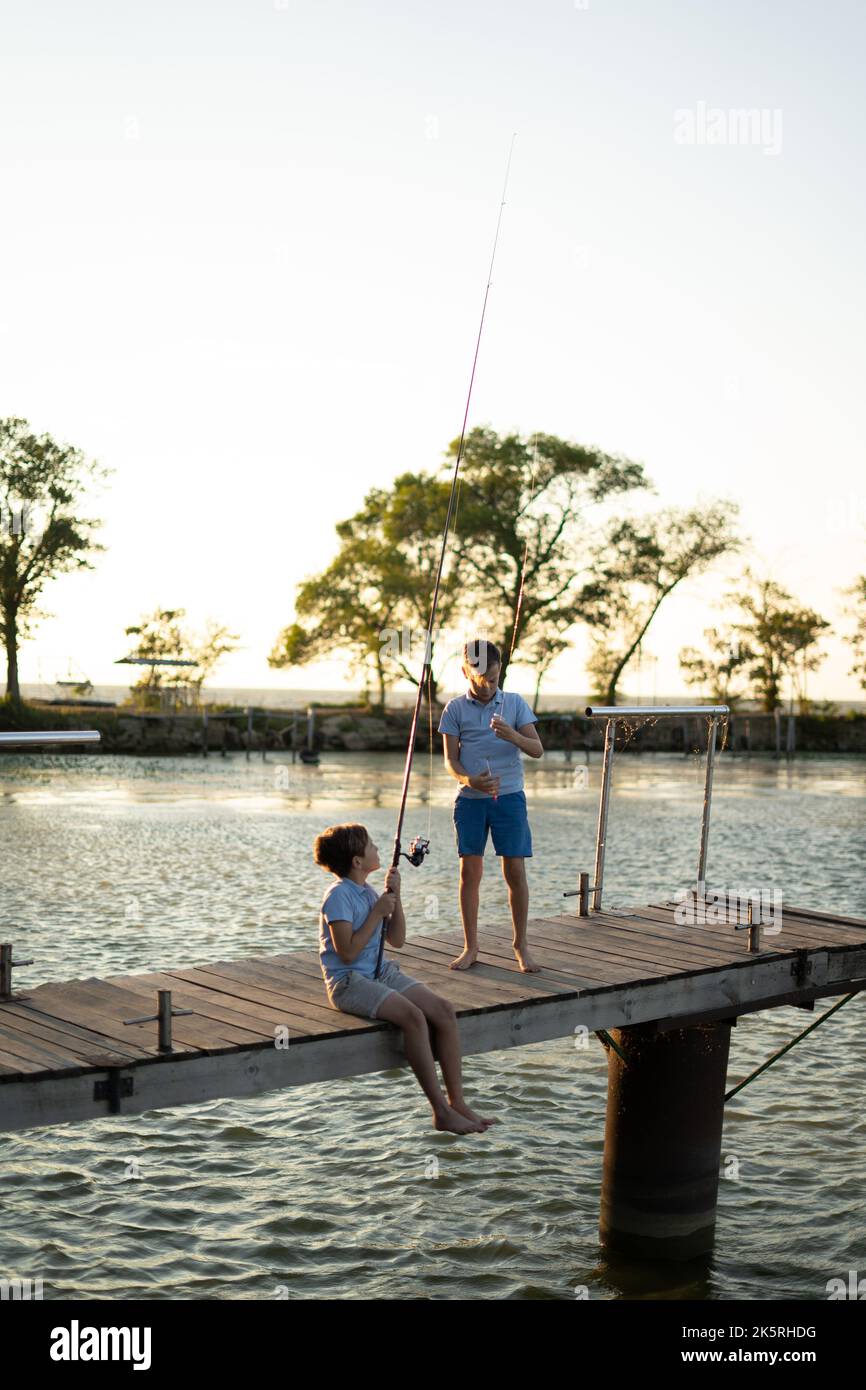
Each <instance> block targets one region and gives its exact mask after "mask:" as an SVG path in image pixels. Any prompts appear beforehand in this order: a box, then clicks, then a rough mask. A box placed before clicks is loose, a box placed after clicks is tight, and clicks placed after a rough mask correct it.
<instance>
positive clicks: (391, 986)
mask: <svg viewBox="0 0 866 1390" xmlns="http://www.w3.org/2000/svg"><path fill="white" fill-rule="evenodd" d="M420 983H421V982H420V980H413V979H412V976H411V975H404V974H403V971H402V970H401V969H400V967H399V965H397V964H396V962H395V961H393V960H386V961H385V963H384V965H383V966H382V973H381V975H380V976H379V978H378V979H376V980H374V979H372V978H371V977H370V976H369V975H361V974H360V973H359V971H357V970H350V971H349V972H348V974H346V975H342V976H341V977H340V979H339V980H338V981H337V983H336V984H335V985H334V988H333V989H332V990H329V992H328V1001H329V1003H330V1004H331V1005H332V1006H333V1007H334V1008H335V1009H340V1011H341V1012H342V1013H344V1014H360V1015H361V1017H362V1018H375V1017H376V1015H377V1013H378V1012H379V1008H380V1006H381V1004H382V1000H383V999H387V997H388V995H389V994H395V993H396V994H404V993H405V992H406V990H407V989H411V988H412V986H413V985H417V984H420Z"/></svg>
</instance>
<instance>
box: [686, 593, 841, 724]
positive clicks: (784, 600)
mask: <svg viewBox="0 0 866 1390" xmlns="http://www.w3.org/2000/svg"><path fill="white" fill-rule="evenodd" d="M743 578H744V581H745V585H746V587H745V588H742V589H740V590H738V591H733V592H731V593H729V594H728V595H727V602H728V603H729V604H732V605H733V606H734V607H735V608H736V609H738V610H739V613H740V615H741V616H740V617H738V618H736V619H735V620H734V621H732V622H730V623H729V624H727V626H725V627H723V628H721V629H719V630H716V629H712V630H711V631H713V632H714V633H715V634H716V635H715V637H714V638H713V640H712V642H711V651H710V652H709V653H708V654H707V655H706V656H705V658H704V662H703V666H702V665H701V662H700V661H699V660H698V661H696V660H695V659H694V657H693V656H692V655H691V654H687V653H683V654H681V657H680V663H681V665H683V668H684V670H685V671H686V672H687V674H686V680H687V681H689V675H688V672H689V671H691V672H692V673H693V680H691V681H690V683H696V682H699V681H700V680H701V675H703V677H704V678H705V679H709V681H710V682H715V683H716V685H718V682H719V680H720V679H721V678H722V675H723V672H724V666H725V663H726V662H727V663H728V664H729V665H730V668H731V675H732V676H733V675H734V674H735V673H740V674H741V675H742V677H744V678H745V680H746V682H747V686H748V689H749V691H750V693H751V694H752V695H753V696H754V698H756V699H757V700H758V701H759V702H760V704H761V708H762V709H763V710H764V711H765V713H768V714H772V712H773V711H774V710H776V709H778V708H779V706H780V705H781V702H782V684H783V682H784V680H785V677H786V676H787V677H788V678H789V679H790V680H791V683H792V686H793V689H794V690H795V692H796V693H797V696H798V698H799V700H800V703H801V705H802V703H803V702H804V701H805V693H806V692H805V680H806V673H807V672H808V671H816V670H817V669H818V667H819V666H820V664H821V662H822V661H823V660H824V654H823V653H822V652H820V651H819V650H818V643H819V642H820V639H821V636H822V634H823V633H824V632H826V630H827V629H828V628H829V626H830V624H829V623H828V622H826V621H825V619H824V618H822V617H821V616H820V615H819V614H818V613H816V612H814V611H813V609H811V608H802V607H800V606H799V605H798V604H797V602H796V600H795V599H794V598H793V597H792V595H791V594H789V593H788V592H787V590H785V589H783V588H782V587H781V585H779V584H777V583H775V581H774V580H772V579H762V578H759V577H757V576H756V575H754V574H753V573H752V571H751V570H749V569H747V570H746V571H745V573H744V575H743ZM726 651H727V652H728V653H729V655H728V656H727V657H724V655H723V654H724V653H725V652H726ZM714 653H715V655H714ZM683 656H686V660H685V662H684V661H683ZM701 683H704V682H703V681H701Z"/></svg>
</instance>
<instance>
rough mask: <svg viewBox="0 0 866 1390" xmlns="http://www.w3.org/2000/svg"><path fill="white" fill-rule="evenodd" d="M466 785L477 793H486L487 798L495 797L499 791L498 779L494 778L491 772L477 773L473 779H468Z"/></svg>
mask: <svg viewBox="0 0 866 1390" xmlns="http://www.w3.org/2000/svg"><path fill="white" fill-rule="evenodd" d="M466 785H467V786H468V787H474V789H475V791H477V792H487V795H488V796H495V795H496V793H497V792H498V791H499V778H498V777H494V776H493V774H492V773H491V772H477V773H476V774H475V776H474V777H470V778H469V781H468V782H467V783H466Z"/></svg>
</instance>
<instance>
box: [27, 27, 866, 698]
mask: <svg viewBox="0 0 866 1390" xmlns="http://www.w3.org/2000/svg"><path fill="white" fill-rule="evenodd" d="M864 50H866V11H864V9H863V7H862V6H861V5H860V4H859V3H857V0H828V3H825V4H823V5H814V4H811V3H809V4H807V3H804V2H803V0H793V2H791V0H786V3H782V2H781V0H766V2H765V3H762V4H761V5H760V6H756V5H755V4H754V3H750V0H729V3H718V2H717V0H714V2H713V3H710V0H657V3H654V4H652V5H647V4H645V3H642V0H618V2H617V3H615V2H614V0H588V3H583V0H580V3H575V0H534V2H533V3H531V4H530V3H515V0H497V3H492V0H473V2H472V3H466V0H464V2H463V3H456V2H454V0H437V2H436V3H435V4H434V3H426V0H400V3H397V2H396V0H394V3H390V0H389V2H388V3H385V2H384V0H379V3H366V4H365V3H362V2H361V0H353V3H351V4H349V3H342V2H340V3H335V2H334V0H208V3H203V2H202V0H173V3H170V4H169V3H166V0H151V2H150V3H149V4H147V5H142V4H141V3H134V4H133V3H129V0H104V3H97V0H76V3H74V4H70V3H69V0H63V2H61V0H41V3H40V4H39V5H37V6H34V5H31V4H25V3H23V0H0V175H2V199H3V205H4V206H3V215H2V217H0V266H2V271H0V274H2V281H3V284H2V295H0V415H2V416H10V415H14V416H22V417H24V418H26V419H28V420H29V421H30V423H31V425H32V426H33V427H34V428H35V429H36V430H37V431H43V430H44V431H47V432H49V433H50V434H51V435H53V436H54V437H55V438H56V439H58V440H61V441H64V442H68V443H71V444H74V445H75V446H77V447H79V448H81V449H82V450H84V452H85V453H86V454H87V455H88V456H89V457H94V458H97V459H99V460H100V462H101V463H102V464H104V465H106V466H108V467H109V468H111V469H112V470H113V473H112V476H111V478H110V480H109V483H108V485H107V486H106V488H105V490H104V491H103V492H102V493H101V494H100V495H99V496H98V497H97V498H96V499H94V504H93V512H94V514H95V515H99V516H101V517H102V518H103V519H104V523H105V524H104V527H103V532H102V541H103V544H104V545H105V546H106V551H105V553H104V554H103V555H102V556H100V557H99V558H98V560H97V565H96V568H95V570H94V571H93V572H92V573H89V574H76V575H72V576H68V577H64V578H62V579H60V580H57V581H56V582H55V583H53V584H52V585H51V586H50V588H48V589H46V591H45V594H44V600H43V604H42V606H43V608H45V609H46V610H47V611H48V612H49V614H50V615H51V616H49V617H47V618H45V619H44V620H43V621H42V623H41V624H40V626H39V628H38V630H37V633H36V635H35V637H34V639H33V640H31V641H29V642H28V643H26V644H25V646H24V647H23V649H22V655H21V676H22V680H23V681H24V682H28V681H36V680H43V681H51V680H53V679H55V677H56V676H58V675H63V674H64V670H65V667H66V665H67V660H71V662H72V664H73V667H74V669H76V670H78V671H83V672H86V674H87V675H89V677H90V679H91V680H93V681H94V683H97V684H100V683H106V682H113V681H118V679H120V678H121V677H119V674H118V673H119V672H122V671H123V669H124V668H122V667H120V668H118V667H116V666H115V665H114V662H115V661H116V659H117V658H118V657H120V656H122V655H124V654H125V652H126V650H127V649H128V646H127V644H128V640H129V639H127V638H125V637H124V628H125V627H127V626H129V625H130V624H132V623H134V622H136V621H137V620H138V619H139V618H140V616H141V615H142V614H143V613H145V612H148V611H150V610H152V609H154V608H156V607H157V606H158V605H159V606H166V607H182V608H185V609H186V610H187V613H188V615H189V619H190V621H191V622H192V624H193V626H198V627H201V626H202V625H203V624H204V622H205V620H206V619H207V618H210V617H213V618H215V619H217V620H218V621H220V622H223V623H225V624H227V625H228V626H229V627H230V628H233V629H234V630H235V631H237V632H238V633H240V634H241V638H242V646H241V649H240V650H239V651H238V652H236V653H235V654H234V655H233V656H231V657H230V658H228V659H226V660H225V662H224V663H223V664H222V665H221V667H220V668H219V671H218V678H217V683H218V684H219V685H220V686H229V685H236V686H252V687H256V688H261V687H266V686H274V687H288V686H295V687H298V686H303V687H318V688H322V687H335V688H336V687H339V686H340V685H341V684H343V683H346V684H347V685H348V686H350V687H354V686H355V685H356V682H355V681H353V680H352V679H351V677H349V676H348V674H347V667H346V663H345V661H344V660H342V659H339V658H335V659H333V660H330V661H328V662H322V663H318V664H317V665H315V666H310V667H307V668H304V669H302V670H295V671H292V672H279V671H274V670H271V669H270V668H269V667H268V665H267V655H268V652H269V651H270V649H271V647H272V646H273V643H274V640H275V638H276V636H277V634H278V632H279V631H280V629H281V628H282V627H283V626H284V625H285V624H286V623H288V622H290V621H291V620H292V617H293V599H294V594H295V590H296V587H297V585H298V583H299V582H300V581H301V580H302V579H304V578H305V577H307V576H309V575H311V574H314V573H316V572H317V571H319V570H321V569H322V568H324V567H325V565H326V564H327V563H328V562H329V560H330V559H331V558H332V556H333V554H334V553H335V549H336V541H335V534H334V525H335V523H336V522H337V521H338V520H340V519H342V518H345V517H348V516H350V515H351V514H352V513H353V512H354V511H355V510H356V509H357V508H358V506H359V505H360V504H361V502H362V500H363V497H364V495H365V493H366V492H367V491H368V490H369V489H370V488H371V487H374V486H387V485H388V484H389V483H390V481H391V480H392V479H393V478H394V477H395V476H396V475H397V474H398V473H401V472H404V471H406V470H412V469H419V470H421V469H431V468H436V467H437V466H438V465H439V463H440V461H441V459H442V455H443V453H444V451H445V449H446V447H447V445H448V443H449V441H450V440H451V439H453V438H454V437H455V436H456V435H457V434H459V431H460V424H461V420H462V415H463V407H464V401H465V397H466V391H467V386H468V381H469V370H470V366H471V359H472V352H473V349H474V344H475V335H476V332H477V328H478V319H479V314H480V309H481V301H482V297H483V292H484V287H485V284H486V279H487V268H488V263H489V257H490V247H491V242H492V238H493V231H494V227H495V223H496V217H497V213H498V210H499V202H500V198H501V189H502V180H503V174H504V169H505V163H506V157H507V154H508V149H509V145H510V142H511V138H512V134H513V133H515V132H516V139H515V142H514V153H513V160H512V165H511V174H510V181H509V187H508V196H507V202H506V207H505V209H504V214H503V223H502V231H501V237H500V243H499V249H498V252H497V261H496V266H495V271H494V276H493V286H492V288H491V293H490V302H489V308H488V314H487V320H486V324H485V329H484V337H483V339H482V344H481V352H480V359H479V368H478V374H477V377H476V383H475V389H474V394H473V398H472V405H471V411H470V421H469V423H470V426H471V425H473V424H487V425H490V426H492V427H493V428H494V429H496V430H498V431H499V432H503V433H504V432H507V431H519V432H521V433H523V434H526V435H528V434H531V432H532V431H534V430H543V431H546V432H549V433H553V434H559V435H561V436H563V437H565V438H568V439H570V440H573V441H575V442H577V443H581V444H593V445H596V446H598V447H599V448H601V449H603V450H605V451H608V452H610V453H620V454H624V455H627V456H628V457H630V458H634V459H636V460H638V461H640V462H641V463H643V464H644V466H645V468H646V470H647V472H648V473H649V475H650V476H651V478H652V479H653V480H654V482H655V485H656V487H657V490H658V491H657V497H656V498H654V499H650V500H651V502H652V503H653V504H655V505H659V506H660V505H665V504H676V505H682V506H685V505H691V504H693V503H695V502H700V501H701V500H702V499H704V500H706V499H709V498H712V497H715V496H725V497H731V498H733V499H735V500H737V501H738V502H739V503H740V505H741V508H742V528H743V531H744V532H745V533H746V535H747V536H748V537H749V541H750V546H751V550H750V551H749V552H748V554H746V555H744V556H740V557H738V558H737V559H736V560H732V561H730V562H728V564H727V565H726V566H720V567H716V568H715V569H713V570H712V571H711V572H708V573H707V574H706V575H704V576H702V577H701V578H699V579H696V580H695V581H693V582H690V583H689V584H688V585H687V586H685V587H684V588H683V590H682V591H681V592H679V593H677V594H675V595H674V596H672V598H671V599H670V600H669V601H668V603H667V605H666V606H665V608H663V610H662V612H661V614H660V616H659V619H658V620H657V623H656V624H655V626H654V627H653V629H652V630H651V633H650V636H649V638H648V639H647V643H646V645H645V664H644V667H643V670H642V673H641V677H640V681H641V682H642V690H641V694H642V695H643V696H644V697H648V696H649V695H650V694H651V693H652V689H653V688H655V689H657V690H658V691H659V692H662V691H664V692H667V693H675V692H677V691H679V690H681V689H682V684H681V681H680V678H679V674H678V667H677V653H678V651H679V649H680V647H681V646H683V645H698V644H699V643H700V641H701V633H702V631H703V629H704V627H706V626H709V625H710V624H711V623H714V622H718V621H719V620H720V619H721V617H722V616H723V614H722V611H721V610H720V609H719V608H718V607H717V605H718V604H719V602H720V601H721V599H722V597H723V595H724V592H725V590H726V588H727V587H728V585H729V583H730V582H731V581H732V580H733V579H736V578H737V577H738V576H740V575H741V574H742V570H743V568H744V567H745V565H746V563H751V564H752V565H753V567H754V568H756V569H758V570H760V571H762V572H765V573H768V574H771V575H772V576H773V577H774V578H775V579H777V580H778V581H779V582H780V583H782V584H784V585H785V586H786V587H788V588H789V589H791V590H792V591H793V592H794V593H795V594H796V595H797V597H798V598H799V599H800V600H801V601H802V602H804V603H807V604H808V605H810V606H811V607H814V608H815V609H817V610H818V611H819V612H820V613H822V614H823V615H824V616H825V617H827V618H829V619H830V620H831V621H832V622H833V623H834V627H835V628H836V630H837V635H836V636H834V638H832V639H830V640H828V641H827V642H826V643H825V649H826V651H827V654H828V655H827V660H826V661H825V663H824V666H823V667H822V669H821V672H820V673H818V674H816V675H814V676H812V677H811V678H810V685H809V691H810V694H812V695H813V696H815V697H819V698H856V697H857V696H858V693H860V694H862V692H858V687H857V685H856V683H855V681H854V680H853V679H852V678H850V676H848V674H847V670H848V666H849V665H850V653H849V650H848V649H847V648H846V647H845V646H844V644H843V643H842V641H841V640H840V637H839V636H838V633H839V632H841V631H842V630H844V621H843V619H842V617H841V611H840V610H841V605H842V602H843V600H842V597H841V590H843V589H844V588H845V587H847V586H848V585H850V584H851V583H852V582H853V580H854V579H855V577H856V576H857V575H858V574H861V573H863V572H864V571H866V482H864V478H866V470H864V462H863V439H864V423H866V419H864V417H866V395H864V392H863V390H862V369H863V358H862V339H863V325H864V308H866V289H864V275H863V266H862V248H863V245H864V243H866V215H864V212H866V209H864V203H866V192H864V180H863V178H862V163H863V147H864V133H866V132H864V116H866V109H864V108H866V97H864V87H863V82H862V68H863V60H864ZM738 111H746V112H750V113H753V114H752V115H751V116H750V117H749V118H748V119H743V120H741V119H740V118H738V117H737V115H736V113H737V112H738ZM585 652H586V648H585V642H584V638H583V637H582V635H581V634H577V637H576V641H575V645H574V648H573V650H571V651H569V652H567V653H565V654H564V655H563V656H562V657H561V658H559V660H558V662H557V665H556V666H555V667H554V669H553V671H552V672H551V675H550V676H549V678H548V680H547V682H546V685H545V689H546V690H547V691H548V692H555V691H557V690H561V691H583V690H585V689H586V688H587V682H586V677H585V672H584V657H585ZM650 673H651V674H650ZM513 683H514V685H515V686H516V687H517V688H528V689H531V688H532V684H533V682H532V678H531V677H530V676H529V674H528V673H527V674H526V676H525V679H522V680H521V679H519V678H518V673H517V672H515V678H514V681H513ZM626 688H627V689H630V690H632V691H634V690H636V689H637V683H636V681H635V680H634V679H633V680H630V681H628V680H627V681H626Z"/></svg>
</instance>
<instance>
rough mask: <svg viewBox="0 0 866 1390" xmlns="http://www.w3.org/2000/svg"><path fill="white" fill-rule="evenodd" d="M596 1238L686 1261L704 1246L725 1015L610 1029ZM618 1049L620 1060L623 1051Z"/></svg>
mask: <svg viewBox="0 0 866 1390" xmlns="http://www.w3.org/2000/svg"><path fill="white" fill-rule="evenodd" d="M610 1032H611V1035H612V1037H613V1039H614V1041H615V1042H616V1043H617V1044H618V1045H619V1048H620V1050H621V1052H622V1054H623V1056H622V1057H621V1056H620V1055H619V1054H618V1053H617V1052H616V1050H615V1049H613V1048H610V1049H609V1050H608V1054H607V1067H608V1093H607V1122H606V1126H605V1136H604V1178H603V1182H602V1194H601V1221H600V1226H599V1237H600V1240H601V1243H602V1244H603V1245H605V1246H607V1247H608V1248H609V1249H611V1250H616V1251H618V1252H621V1253H623V1254H627V1255H631V1256H637V1257H641V1258H649V1259H671V1260H688V1259H692V1258H694V1257H695V1256H698V1255H703V1254H706V1253H707V1251H709V1250H711V1249H712V1245H713V1236H714V1227H715V1220H716V1202H717V1199H718V1189H719V1166H720V1163H721V1152H722V1120H723V1116H724V1106H725V1083H726V1074H727V1065H728V1050H729V1046H730V1036H731V1023H730V1020H725V1019H723V1020H721V1021H720V1022H714V1023H703V1024H698V1025H695V1026H692V1027H689V1028H672V1029H670V1030H669V1031H666V1032H660V1031H658V1025H657V1024H656V1023H641V1024H637V1025H636V1026H634V1027H631V1028H615V1029H611V1030H610ZM623 1057H624V1059H625V1060H623Z"/></svg>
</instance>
